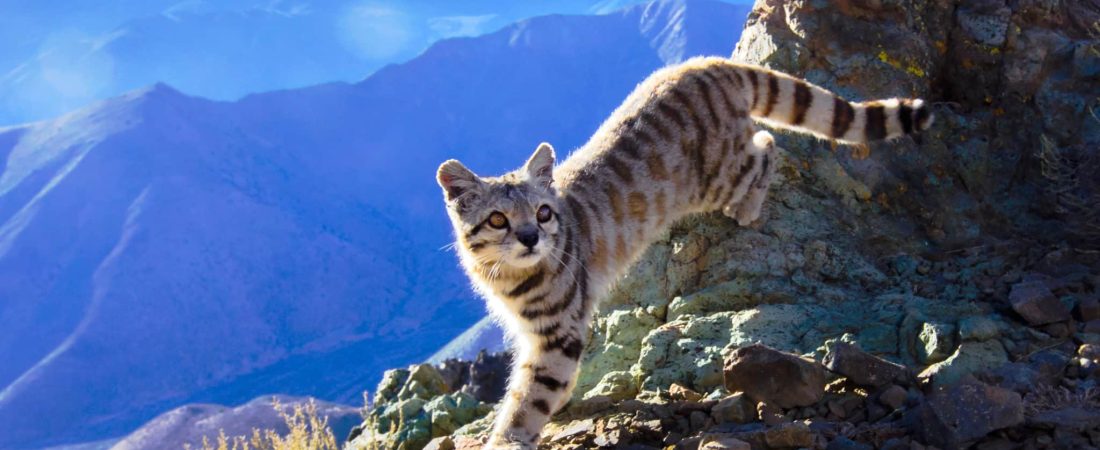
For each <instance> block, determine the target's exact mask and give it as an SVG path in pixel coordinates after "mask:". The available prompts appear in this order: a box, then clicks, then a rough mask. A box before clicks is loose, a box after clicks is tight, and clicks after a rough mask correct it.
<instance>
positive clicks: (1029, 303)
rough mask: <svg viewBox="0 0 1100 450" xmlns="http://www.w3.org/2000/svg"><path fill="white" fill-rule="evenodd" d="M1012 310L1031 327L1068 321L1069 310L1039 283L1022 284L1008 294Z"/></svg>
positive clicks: (1014, 286) (1044, 285)
mask: <svg viewBox="0 0 1100 450" xmlns="http://www.w3.org/2000/svg"><path fill="white" fill-rule="evenodd" d="M1008 300H1009V302H1010V303H1011V304H1012V309H1013V310H1015V311H1016V313H1018V314H1020V316H1021V317H1023V318H1024V320H1026V321H1027V323H1029V324H1031V325H1046V324H1048V323H1054V322H1061V321H1064V320H1069V318H1070V316H1069V308H1066V305H1065V304H1064V303H1062V302H1061V301H1060V300H1058V298H1057V297H1055V296H1054V293H1053V292H1051V291H1050V289H1049V288H1048V287H1047V286H1046V284H1044V283H1041V282H1022V283H1017V284H1015V285H1013V286H1012V291H1011V292H1010V293H1009V294H1008Z"/></svg>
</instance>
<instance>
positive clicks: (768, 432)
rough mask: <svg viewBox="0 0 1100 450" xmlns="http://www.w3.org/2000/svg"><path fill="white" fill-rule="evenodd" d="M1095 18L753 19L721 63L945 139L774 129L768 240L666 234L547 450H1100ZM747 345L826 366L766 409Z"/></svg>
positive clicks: (724, 230) (780, 10)
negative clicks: (802, 84) (920, 114)
mask: <svg viewBox="0 0 1100 450" xmlns="http://www.w3.org/2000/svg"><path fill="white" fill-rule="evenodd" d="M1097 23H1100V7H1098V6H1097V5H1096V4H1095V3H1094V2H1087V1H1064V2H1058V3H1057V4H1056V5H1055V4H1051V3H1049V2H1047V3H1043V2H1034V1H1021V2H1011V3H1009V4H1005V3H1004V2H989V1H969V0H968V1H931V0H928V1H925V0H916V1H911V2H902V3H899V2H880V1H862V0H860V1H843V2H803V1H778V0H761V1H758V2H757V4H756V6H755V8H754V10H753V12H752V13H751V14H750V16H749V20H748V23H747V25H746V29H745V31H744V33H743V34H742V38H741V41H740V42H739V43H738V45H737V47H736V50H735V51H734V53H733V56H734V58H736V59H739V60H742V61H746V62H750V63H756V64H763V65H766V66H769V67H772V68H776V69H779V70H782V71H785V72H788V73H792V74H794V75H797V76H801V77H804V78H807V79H809V80H811V81H813V82H814V83H817V84H819V85H822V86H825V87H827V88H829V89H832V90H834V91H836V92H839V93H841V94H842V95H844V96H846V97H848V98H850V99H853V100H864V99H872V98H881V97H891V96H906V97H909V96H915V97H923V98H925V99H928V100H930V101H931V102H933V104H934V105H935V110H936V114H937V119H936V122H935V125H934V126H933V127H932V129H931V130H929V132H927V133H925V134H923V135H921V136H920V137H919V138H917V139H909V138H905V139H901V140H896V141H893V142H886V143H878V144H873V145H871V146H868V147H855V148H851V147H837V146H832V145H829V144H828V143H823V142H821V141H819V140H815V139H809V138H805V137H801V136H793V135H786V134H782V135H779V137H778V141H779V142H780V145H781V146H782V147H783V148H785V150H786V153H785V156H786V158H785V159H786V161H785V162H784V163H783V165H782V166H781V167H780V169H779V174H780V177H779V178H780V180H779V181H777V182H776V184H775V185H774V186H773V193H772V195H771V199H770V200H769V202H768V206H767V207H766V210H765V212H764V214H763V216H762V218H761V220H759V221H758V222H756V223H754V224H751V225H750V226H748V227H738V226H736V225H735V224H734V223H733V222H731V221H729V220H728V219H727V218H725V217H723V216H721V215H720V214H709V215H700V216H695V217H691V218H688V219H686V220H684V221H682V222H681V223H678V224H676V225H675V226H674V227H673V228H672V230H671V231H670V232H669V233H668V235H667V236H666V237H665V238H664V239H662V240H661V241H660V242H658V243H657V244H655V245H653V246H652V247H651V248H650V249H649V250H648V251H647V253H646V255H645V256H644V257H643V259H642V260H641V261H640V262H639V263H638V264H637V265H636V266H635V267H634V268H633V270H632V271H631V273H630V274H629V275H628V276H627V277H625V278H624V279H623V280H622V281H621V283H620V285H619V286H618V287H617V288H616V290H615V291H614V292H613V294H612V295H611V297H610V299H608V301H606V302H604V303H603V304H602V305H601V309H600V311H599V313H598V314H597V317H596V318H595V321H594V325H593V331H592V338H591V340H590V343H589V345H588V347H587V349H586V352H585V356H584V364H583V366H582V369H581V374H580V378H579V381H578V385H577V388H576V390H575V391H574V398H573V402H572V404H571V405H570V406H569V407H568V408H566V411H565V412H563V413H560V414H559V415H558V416H556V417H555V421H554V423H552V424H551V426H549V427H548V428H547V430H546V431H545V433H544V440H543V441H544V444H543V445H542V448H552V449H557V448H562V449H564V448H578V447H581V448H590V447H615V446H623V447H625V446H628V445H633V446H634V447H633V448H665V447H666V446H677V448H692V449H694V448H699V447H700V445H703V446H709V447H707V448H723V447H722V446H723V445H729V446H732V447H731V448H743V447H744V446H743V445H742V444H741V443H744V444H747V445H748V446H749V447H750V448H754V449H759V448H782V447H787V446H803V447H813V448H838V449H839V448H924V446H926V445H932V446H936V447H938V448H956V447H963V446H967V445H978V446H980V447H983V448H984V447H987V446H988V447H990V448H1002V447H1003V448H1010V447H1013V446H1055V447H1065V448H1076V447H1082V446H1089V445H1092V446H1097V445H1100V429H1098V428H1096V427H1094V426H1093V427H1091V428H1090V424H1091V423H1093V422H1091V420H1093V418H1094V416H1093V414H1095V413H1096V412H1097V411H1098V410H1097V409H1096V407H1097V404H1098V400H1097V395H1096V393H1095V392H1096V391H1095V390H1094V388H1095V387H1096V386H1097V383H1098V381H1097V380H1098V377H1100V374H1098V371H1097V369H1096V367H1097V364H1096V362H1095V361H1096V355H1097V353H1096V352H1095V351H1094V348H1095V347H1085V348H1082V345H1083V344H1100V324H1098V325H1096V326H1095V327H1091V328H1090V326H1089V325H1088V323H1090V322H1088V321H1092V320H1098V319H1100V317H1098V315H1100V308H1098V307H1097V306H1096V300H1095V299H1096V295H1097V293H1098V292H1100V259H1098V254H1097V253H1096V252H1095V249H1096V247H1095V245H1096V241H1095V240H1093V239H1092V238H1091V237H1090V234H1089V229H1090V228H1089V226H1090V225H1089V224H1095V223H1098V222H1097V221H1096V220H1095V219H1096V214H1097V212H1096V211H1098V210H1100V208H1097V207H1096V205H1100V202H1091V203H1090V201H1091V200H1090V199H1092V198H1094V196H1095V195H1096V192H1097V191H1096V188H1097V185H1096V183H1097V182H1096V180H1100V173H1098V172H1097V171H1096V169H1094V167H1095V163H1094V161H1095V160H1096V159H1097V155H1096V149H1098V148H1100V116H1094V115H1093V114H1090V111H1092V110H1093V109H1096V108H1097V107H1098V106H1100V69H1097V67H1100V54H1097V53H1096V52H1095V51H1094V50H1095V49H1097V46H1098V45H1100V44H1098V43H1100V35H1098V34H1097V33H1100V30H1096V31H1091V29H1092V27H1093V26H1094V25H1092V24H1097ZM1071 312H1076V315H1074V314H1071ZM756 344H760V345H762V346H767V347H770V348H772V349H775V350H777V351H779V352H783V353H786V354H787V355H786V357H790V358H796V359H799V360H801V358H798V357H805V358H809V359H813V360H815V361H821V360H822V359H825V363H826V366H827V367H828V368H829V369H830V370H831V372H827V373H826V372H822V376H823V380H822V381H823V382H822V383H821V387H815V388H814V389H816V390H815V391H814V392H812V393H811V395H809V396H808V399H807V400H806V401H797V402H786V401H776V400H775V399H769V398H766V397H763V396H760V395H758V394H755V393H753V392H750V390H751V389H752V388H751V386H753V384H754V383H759V384H761V385H766V384H767V383H768V382H771V381H772V380H768V379H762V378H760V377H766V376H767V375H766V374H764V373H759V372H758V373H751V372H744V371H743V372H738V371H737V370H736V365H737V364H736V363H737V362H738V361H740V360H741V359H743V357H744V355H745V353H746V352H755V351H758V350H759V349H760V348H762V347H757V346H756ZM754 349H755V350H754ZM731 369H732V370H731ZM731 372H732V373H733V374H734V375H735V378H737V379H736V380H735V381H734V382H733V383H732V384H731V383H729V380H730V378H729V375H730V373H731ZM794 372H797V371H794ZM913 375H915V376H913ZM799 378H802V377H791V380H797V379H799ZM787 382H790V383H795V382H797V381H787ZM674 386H677V387H676V388H675V389H673V387H674ZM792 386H793V385H792ZM806 386H807V385H806V384H802V385H799V387H798V389H804V388H805V389H808V388H806ZM815 386H817V385H816V384H815ZM682 389H688V390H691V391H694V392H697V393H699V394H700V395H701V396H702V398H700V399H698V400H689V399H686V398H685V397H684V396H683V395H682V392H683V390H682ZM730 389H734V390H742V391H743V392H742V393H738V392H731V391H730ZM672 391H676V392H680V393H681V394H678V395H673V394H672ZM738 395H740V397H737V396H738ZM975 407H980V408H982V412H981V413H980V414H979V413H977V412H975V411H974V410H972V409H971V408H975ZM1054 418H1065V421H1064V422H1059V421H1058V420H1056V419H1054ZM488 420H489V419H488V418H485V419H481V420H477V421H474V422H471V423H470V424H469V425H467V426H466V427H464V428H462V429H459V430H458V431H456V435H466V436H476V435H478V434H479V433H482V432H483V431H484V430H485V429H486V426H487V423H488ZM1070 423H1072V425H1068V424H1070ZM723 442H725V443H728V444H723Z"/></svg>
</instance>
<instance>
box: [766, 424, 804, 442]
mask: <svg viewBox="0 0 1100 450" xmlns="http://www.w3.org/2000/svg"><path fill="white" fill-rule="evenodd" d="M764 442H767V444H768V447H772V448H804V447H813V445H814V434H813V432H812V431H810V427H809V426H807V425H806V424H804V423H802V422H790V423H785V424H782V425H779V426H775V427H772V428H769V429H768V430H767V431H765V432H764Z"/></svg>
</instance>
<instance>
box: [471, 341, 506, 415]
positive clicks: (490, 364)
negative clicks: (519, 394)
mask: <svg viewBox="0 0 1100 450" xmlns="http://www.w3.org/2000/svg"><path fill="white" fill-rule="evenodd" d="M511 364H512V357H511V355H509V354H507V353H496V354H490V353H487V352H485V351H481V352H479V353H478V354H477V359H475V360H474V361H473V363H472V364H470V375H469V377H468V380H469V381H468V382H467V385H466V386H464V387H463V388H462V390H463V391H465V392H467V393H469V394H470V395H472V396H474V398H476V399H478V400H479V401H482V402H485V403H496V402H497V401H499V400H500V399H501V398H502V397H504V390H505V388H507V386H508V374H509V371H510V366H511Z"/></svg>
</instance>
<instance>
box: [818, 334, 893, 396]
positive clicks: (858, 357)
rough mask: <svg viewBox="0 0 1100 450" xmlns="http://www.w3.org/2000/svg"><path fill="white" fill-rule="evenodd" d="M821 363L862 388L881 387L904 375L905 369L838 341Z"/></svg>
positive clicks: (829, 349)
mask: <svg viewBox="0 0 1100 450" xmlns="http://www.w3.org/2000/svg"><path fill="white" fill-rule="evenodd" d="M822 363H823V364H825V368H827V369H829V370H830V371H832V372H834V373H837V374H840V375H843V376H845V377H847V378H848V379H849V380H851V381H852V382H854V383H856V384H859V385H862V386H872V387H878V386H882V385H884V384H886V383H889V382H891V381H894V380H895V379H897V378H899V377H901V376H902V375H904V374H905V367H903V366H901V365H898V364H894V363H892V362H890V361H887V360H884V359H882V358H879V357H877V356H874V355H871V354H869V353H866V352H864V351H863V350H860V349H859V348H858V347H856V346H854V345H852V344H848V343H846V342H840V341H837V342H834V343H833V344H832V345H831V346H830V347H829V348H828V350H827V351H826V353H825V358H824V359H823V360H822Z"/></svg>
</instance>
